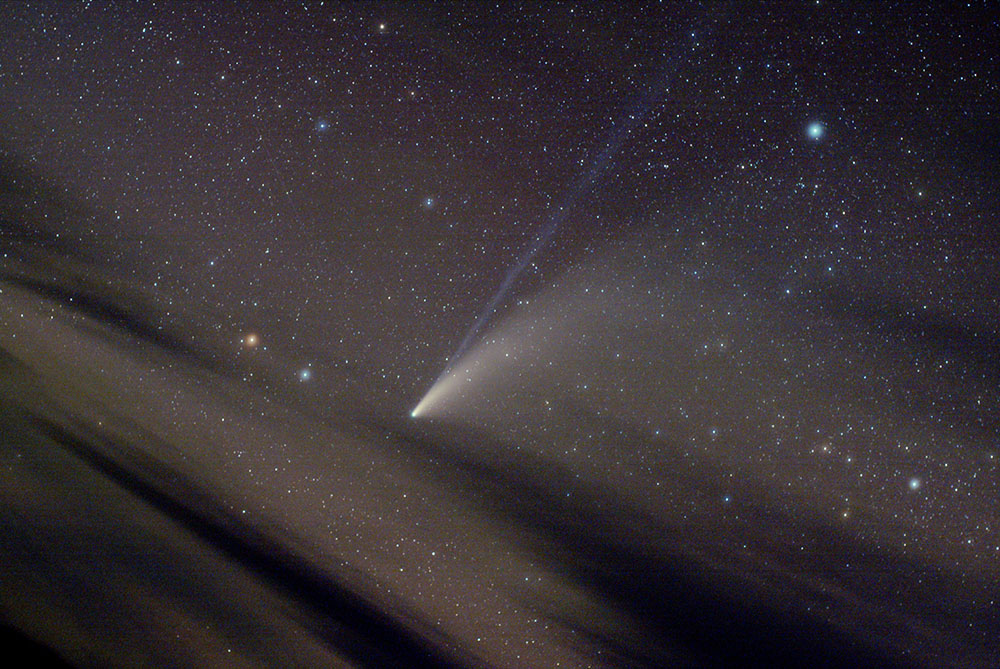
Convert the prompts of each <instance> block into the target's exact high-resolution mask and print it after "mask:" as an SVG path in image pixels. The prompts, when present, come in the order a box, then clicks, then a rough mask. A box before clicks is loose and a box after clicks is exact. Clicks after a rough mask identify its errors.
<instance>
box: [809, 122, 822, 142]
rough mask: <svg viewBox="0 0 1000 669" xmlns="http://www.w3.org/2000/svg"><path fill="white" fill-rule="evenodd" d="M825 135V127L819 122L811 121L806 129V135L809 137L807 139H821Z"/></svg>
mask: <svg viewBox="0 0 1000 669" xmlns="http://www.w3.org/2000/svg"><path fill="white" fill-rule="evenodd" d="M825 133H826V126H824V125H823V124H822V123H820V122H819V121H813V122H812V123H810V124H809V127H808V128H806V134H807V135H809V139H821V138H822V137H823V135H824V134H825Z"/></svg>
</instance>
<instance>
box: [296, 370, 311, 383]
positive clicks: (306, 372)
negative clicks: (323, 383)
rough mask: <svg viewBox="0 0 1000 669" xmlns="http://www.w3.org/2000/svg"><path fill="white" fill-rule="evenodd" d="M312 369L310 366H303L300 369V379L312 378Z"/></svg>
mask: <svg viewBox="0 0 1000 669" xmlns="http://www.w3.org/2000/svg"><path fill="white" fill-rule="evenodd" d="M312 375H313V373H312V370H311V369H309V368H308V367H303V368H302V369H300V370H299V381H308V380H309V379H311V378H312Z"/></svg>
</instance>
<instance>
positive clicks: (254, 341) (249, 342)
mask: <svg viewBox="0 0 1000 669" xmlns="http://www.w3.org/2000/svg"><path fill="white" fill-rule="evenodd" d="M259 344H260V335H258V334H257V333H256V332H248V333H246V334H245V335H243V348H246V349H254V348H257V346H258V345H259Z"/></svg>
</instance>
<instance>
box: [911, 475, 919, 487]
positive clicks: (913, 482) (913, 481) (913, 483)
mask: <svg viewBox="0 0 1000 669" xmlns="http://www.w3.org/2000/svg"><path fill="white" fill-rule="evenodd" d="M920 485H921V481H920V479H918V478H917V477H916V476H914V477H913V478H912V479H910V490H920Z"/></svg>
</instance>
